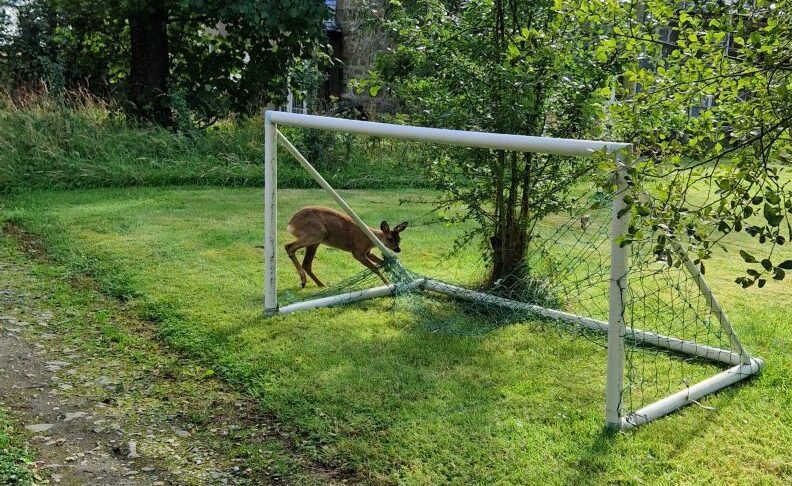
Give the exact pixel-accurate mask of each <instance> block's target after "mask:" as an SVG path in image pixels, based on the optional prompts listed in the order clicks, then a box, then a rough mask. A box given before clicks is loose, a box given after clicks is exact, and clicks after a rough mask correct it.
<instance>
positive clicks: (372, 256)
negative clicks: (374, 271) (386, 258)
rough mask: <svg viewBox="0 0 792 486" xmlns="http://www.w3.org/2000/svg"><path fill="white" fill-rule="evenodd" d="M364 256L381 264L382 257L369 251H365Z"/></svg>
mask: <svg viewBox="0 0 792 486" xmlns="http://www.w3.org/2000/svg"><path fill="white" fill-rule="evenodd" d="M366 256H367V257H368V259H369V260H371V261H372V262H374V263H375V264H376V265H382V258H380V257H378V256H377V255H375V254H373V253H371V252H368V253H366Z"/></svg>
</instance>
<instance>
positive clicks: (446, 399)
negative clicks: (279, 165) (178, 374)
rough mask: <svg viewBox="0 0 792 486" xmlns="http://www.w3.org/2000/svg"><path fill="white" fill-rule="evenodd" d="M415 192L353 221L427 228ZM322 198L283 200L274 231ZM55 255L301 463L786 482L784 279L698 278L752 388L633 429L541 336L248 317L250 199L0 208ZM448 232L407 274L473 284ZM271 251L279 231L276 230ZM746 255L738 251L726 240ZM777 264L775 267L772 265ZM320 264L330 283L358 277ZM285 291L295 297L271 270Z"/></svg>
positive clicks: (407, 322)
mask: <svg viewBox="0 0 792 486" xmlns="http://www.w3.org/2000/svg"><path fill="white" fill-rule="evenodd" d="M422 195H423V196H426V195H428V193H427V192H421V191H376V192H374V191H346V192H345V193H344V196H345V197H346V198H348V200H349V202H350V203H351V204H352V206H353V207H356V208H358V210H359V211H360V213H361V215H362V216H363V217H364V219H366V220H369V221H379V220H380V219H388V220H389V221H396V220H401V219H412V218H414V217H419V216H420V215H421V214H423V213H424V212H425V210H426V208H425V207H424V206H423V205H420V204H416V203H409V204H405V205H401V206H399V205H398V204H397V203H396V202H397V201H398V200H399V199H402V198H404V197H410V196H416V197H420V196H422ZM325 202H326V200H325V198H324V196H322V195H321V193H320V192H318V191H311V190H283V191H281V192H280V201H279V211H280V213H279V222H280V223H281V225H280V227H281V228H283V227H284V226H285V224H284V223H285V222H286V220H287V218H288V217H289V216H290V214H291V213H292V212H293V211H294V210H295V209H297V208H298V207H300V206H302V205H306V204H316V203H320V204H322V203H325ZM3 214H4V215H5V217H7V218H11V219H12V220H13V221H14V222H16V223H17V224H20V225H22V226H24V227H26V228H27V229H29V230H30V231H33V232H35V233H36V234H38V235H41V237H42V238H43V239H44V241H45V243H46V246H47V248H48V249H49V251H50V252H51V256H53V257H54V258H57V259H59V260H61V261H63V262H65V263H66V266H67V268H70V271H73V272H79V273H83V272H87V273H89V274H92V275H93V276H94V277H95V278H96V279H97V280H98V281H99V282H100V283H101V284H102V285H103V286H104V288H105V290H106V291H108V292H109V293H112V294H114V295H116V296H118V297H121V298H124V299H126V300H129V301H130V303H131V304H132V306H133V308H136V309H138V311H139V312H141V313H142V314H144V315H147V316H149V317H151V318H154V319H156V320H157V322H158V324H157V326H158V330H159V333H160V335H161V336H162V338H163V339H165V340H166V341H167V342H168V343H169V344H171V345H172V346H174V347H176V348H178V349H180V350H183V351H186V352H188V353H191V354H193V355H195V356H196V357H199V358H200V359H202V360H205V362H206V363H207V365H209V366H211V368H212V369H215V370H217V371H218V372H219V373H221V374H222V376H223V377H224V378H225V379H226V380H228V381H230V382H232V383H235V384H237V385H238V386H240V387H243V388H244V389H246V390H248V391H249V392H250V393H251V394H253V395H255V396H257V397H258V398H259V400H260V402H261V404H262V407H263V408H264V409H265V410H267V411H269V412H271V413H272V414H273V415H274V416H275V417H276V418H277V420H278V421H279V422H280V423H282V424H284V425H285V426H287V427H288V428H289V429H290V430H291V433H292V434H293V437H292V441H293V442H294V444H295V446H296V447H297V448H298V450H299V451H300V452H301V453H303V454H306V455H309V456H311V457H312V458H315V459H318V460H321V461H323V462H326V463H330V464H333V465H335V466H338V467H342V468H345V469H348V470H350V471H355V472H357V474H358V475H359V477H363V478H365V479H367V480H368V481H370V482H372V483H400V484H614V483H617V484H680V483H688V484H707V483H713V484H746V483H754V484H758V483H766V484H784V483H789V482H790V481H792V458H791V457H790V452H789V451H790V450H792V411H790V409H789V407H788V404H789V403H790V401H792V379H790V370H791V369H792V357H791V356H790V354H789V349H790V345H792V327H790V324H791V322H790V320H792V319H790V313H789V310H788V305H789V301H788V297H789V295H790V292H791V291H792V283H791V282H789V281H787V282H784V283H777V282H773V283H772V285H770V284H768V287H766V288H765V289H761V290H760V289H756V288H751V289H748V290H742V289H740V288H739V287H738V286H737V285H735V284H734V283H733V279H734V277H735V276H737V275H739V274H741V272H742V270H743V269H742V265H743V264H742V262H741V260H740V259H739V258H735V257H734V254H733V253H734V252H731V253H729V254H722V255H718V256H717V257H716V258H715V259H714V260H713V261H712V262H710V263H709V264H708V271H707V277H708V279H709V281H710V283H711V285H712V287H713V288H714V289H715V290H716V292H717V293H718V296H719V297H720V300H721V303H722V304H723V306H724V308H725V309H726V311H727V312H728V313H729V314H730V315H731V317H732V321H733V322H734V323H735V326H736V327H737V330H738V332H740V334H741V337H742V339H743V341H744V344H745V345H746V346H747V347H748V349H749V350H751V351H753V352H754V353H756V354H757V355H759V356H762V357H763V358H764V359H765V361H766V368H765V370H764V371H763V372H762V374H761V375H760V376H759V377H758V378H756V379H754V380H751V381H750V382H749V383H746V384H744V385H742V386H737V387H733V388H730V389H727V390H724V391H722V392H721V393H719V394H717V395H715V396H713V397H710V398H708V399H706V400H705V401H704V403H703V404H704V405H706V406H707V407H714V408H715V409H716V410H714V411H712V410H708V409H705V408H702V407H695V406H693V407H688V408H687V409H685V410H683V411H681V412H679V413H676V414H674V415H672V416H670V417H667V418H664V419H662V420H659V421H657V422H654V423H652V424H649V425H647V426H644V427H642V428H640V429H639V430H636V431H633V432H629V433H624V434H608V433H606V432H604V431H603V427H602V422H603V409H604V403H603V394H604V391H603V390H604V366H605V350H604V349H603V347H602V346H601V345H599V344H597V343H595V342H592V341H590V340H585V339H579V338H576V337H574V336H570V335H567V334H564V333H557V332H547V331H543V330H541V329H539V328H537V327H535V326H519V325H518V326H507V327H501V328H499V329H497V330H494V331H492V332H490V333H487V334H484V335H479V336H458V335H449V334H444V333H432V332H426V331H425V330H424V329H423V328H421V327H418V326H415V325H414V324H413V317H414V316H411V315H409V313H407V312H404V311H396V312H394V311H393V309H392V308H391V306H390V305H389V303H388V301H387V300H380V301H370V302H366V303H362V304H359V305H355V306H349V307H344V308H336V309H322V310H316V311H311V312H306V313H295V314H293V315H288V316H278V317H274V318H270V319H265V318H263V317H262V315H261V314H262V313H261V294H262V289H261V285H262V277H263V268H262V255H261V253H260V250H259V249H257V248H256V247H255V245H257V244H259V243H260V241H261V236H262V229H261V219H262V208H261V193H260V191H258V190H252V189H221V188H212V189H208V188H204V189H201V188H181V189H150V188H149V189H147V188H143V189H104V190H87V191H74V192H51V191H47V192H36V193H29V194H25V195H18V196H17V197H15V198H13V199H9V200H8V201H7V202H6V204H5V208H4V210H3ZM459 231H461V229H459V228H444V227H440V226H436V225H432V226H414V227H412V228H410V229H409V230H408V231H407V232H405V234H404V239H403V243H402V247H403V249H404V251H403V253H402V260H403V261H404V263H405V265H406V266H408V267H410V268H411V269H413V270H416V271H419V272H422V273H430V274H435V275H441V276H444V277H446V278H455V279H460V278H462V277H464V276H468V278H469V277H470V276H476V275H479V276H480V272H481V266H480V263H479V261H478V257H477V251H476V250H475V248H473V249H469V250H467V251H465V252H463V253H462V254H461V255H458V256H456V257H454V258H452V259H446V258H444V256H443V255H444V254H445V252H446V250H447V249H448V248H449V247H450V245H451V244H452V240H453V237H454V235H455V234H457V232H459ZM280 238H281V241H283V240H285V238H286V235H285V233H281V234H280ZM733 243H739V244H748V245H750V244H751V242H733ZM785 251H789V250H788V249H785ZM358 269H359V267H358V264H357V263H356V262H354V261H353V260H352V259H351V258H349V257H348V255H345V254H343V253H341V252H338V251H334V250H330V249H326V248H322V249H321V250H320V253H319V256H318V257H317V262H316V264H315V270H316V273H317V274H318V275H319V276H320V277H322V278H323V279H324V280H325V281H326V283H333V282H337V281H340V280H341V279H342V278H343V277H344V276H347V275H350V274H352V273H354V272H357V271H358ZM279 286H280V287H279V288H280V289H281V291H282V292H283V293H288V292H291V293H294V294H300V295H304V294H306V293H308V292H310V291H301V290H299V286H298V279H297V277H296V275H295V273H294V270H293V268H291V263H290V262H289V261H288V259H286V258H283V257H282V255H280V260H279Z"/></svg>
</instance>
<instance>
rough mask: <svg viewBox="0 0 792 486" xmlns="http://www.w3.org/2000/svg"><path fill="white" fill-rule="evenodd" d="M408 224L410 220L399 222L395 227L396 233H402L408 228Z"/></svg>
mask: <svg viewBox="0 0 792 486" xmlns="http://www.w3.org/2000/svg"><path fill="white" fill-rule="evenodd" d="M408 224H410V223H409V222H408V221H405V222H404V223H399V224H397V225H396V227H395V228H393V232H394V233H401V232H402V231H404V230H406V229H407V225H408Z"/></svg>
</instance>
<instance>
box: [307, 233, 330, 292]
mask: <svg viewBox="0 0 792 486" xmlns="http://www.w3.org/2000/svg"><path fill="white" fill-rule="evenodd" d="M317 248H319V243H317V244H315V245H309V246H306V247H305V258H303V262H302V267H303V270H305V273H307V274H308V276H309V277H311V280H313V281H314V282H316V285H318V286H319V287H324V286H325V284H323V283H322V281H321V280H319V277H317V276H316V275H314V273H313V270H312V269H311V265H313V259H314V257H315V256H316V249H317ZM303 287H304V285H303Z"/></svg>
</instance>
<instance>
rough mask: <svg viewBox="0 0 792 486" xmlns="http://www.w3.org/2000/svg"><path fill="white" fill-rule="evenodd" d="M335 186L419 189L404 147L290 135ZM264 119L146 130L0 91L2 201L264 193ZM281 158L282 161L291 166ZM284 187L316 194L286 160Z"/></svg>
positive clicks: (94, 111)
mask: <svg viewBox="0 0 792 486" xmlns="http://www.w3.org/2000/svg"><path fill="white" fill-rule="evenodd" d="M284 132H285V133H286V134H287V135H288V136H289V137H290V138H291V139H292V140H293V142H294V143H295V144H296V146H297V147H298V148H300V149H301V150H303V151H304V152H305V153H306V154H309V155H311V160H312V162H315V163H316V164H317V166H319V167H320V168H321V169H323V173H324V174H325V177H326V178H327V179H328V180H329V181H330V182H332V183H333V184H335V185H336V186H337V187H347V188H373V187H402V186H405V185H410V186H413V187H414V186H420V185H426V184H427V182H426V181H425V180H424V179H423V178H422V177H421V175H420V173H418V172H417V171H413V172H411V174H412V176H411V177H408V178H404V177H394V176H393V175H392V172H393V169H394V168H395V167H401V170H402V172H400V174H401V175H403V174H404V173H408V172H409V171H403V169H404V164H406V163H415V161H414V160H413V159H412V158H410V157H409V156H406V155H405V154H411V153H413V152H414V151H409V150H405V144H404V143H394V142H384V141H377V140H371V139H367V138H365V137H357V138H354V137H351V136H341V135H337V134H332V133H325V134H323V135H322V136H316V133H315V132H311V133H308V132H306V131H302V130H298V129H288V128H286V129H284ZM262 140H263V136H262V126H261V120H260V117H255V118H231V119H226V120H223V121H221V122H218V123H217V124H216V125H214V126H212V127H210V128H208V129H206V130H193V131H188V132H178V133H177V132H173V131H170V130H167V129H163V128H158V127H154V126H140V125H138V124H135V123H133V122H131V121H130V120H128V119H127V118H126V117H124V116H123V114H121V113H120V112H119V111H118V110H116V109H114V107H112V106H109V105H107V104H106V103H104V102H102V101H100V100H96V99H93V98H91V97H89V96H87V95H82V94H80V93H75V94H71V95H69V96H68V97H67V98H65V99H62V100H55V99H53V98H51V97H48V96H45V95H41V96H35V95H34V96H31V97H30V98H28V99H22V100H19V99H16V100H15V99H11V98H9V97H7V96H3V94H2V92H0V154H2V158H0V194H2V193H8V192H12V191H17V192H19V191H23V190H26V189H32V188H38V189H42V188H59V189H73V188H88V187H126V186H163V185H180V184H200V185H223V186H262V185H263V183H264V179H263V174H264V172H263V167H262V164H263V154H262V150H263V149H262ZM287 157H288V154H287V153H286V152H285V151H284V152H283V153H282V157H281V159H283V160H288V158H287ZM279 179H280V185H281V186H282V187H312V184H314V182H313V180H312V179H311V178H310V176H309V175H308V174H307V173H306V172H305V171H304V170H302V169H300V168H299V166H298V165H297V164H296V163H293V162H291V161H289V162H288V163H281V164H280V170H279Z"/></svg>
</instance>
